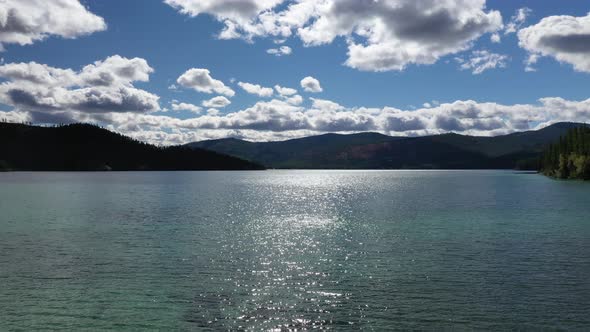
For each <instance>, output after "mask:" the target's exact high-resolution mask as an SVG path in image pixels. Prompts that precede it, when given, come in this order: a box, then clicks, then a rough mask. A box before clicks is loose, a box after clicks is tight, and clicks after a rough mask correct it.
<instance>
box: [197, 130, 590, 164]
mask: <svg viewBox="0 0 590 332" xmlns="http://www.w3.org/2000/svg"><path fill="white" fill-rule="evenodd" d="M579 126H586V125H585V124H581V123H568V122H563V123H557V124H554V125H551V126H548V127H546V128H543V129H540V130H531V131H525V132H519V133H513V134H509V135H503V136H496V137H481V136H465V135H459V134H453V133H451V134H443V135H435V136H424V137H392V136H387V135H382V134H378V133H360V134H351V135H339V134H325V135H319V136H311V137H305V138H300V139H292V140H287V141H279V142H249V141H244V140H239V139H235V138H228V139H219V140H209V141H202V142H195V143H190V144H188V145H187V146H189V147H191V148H202V149H207V150H211V151H216V152H219V153H224V154H228V155H232V156H236V157H239V158H243V159H246V160H250V161H254V162H257V163H260V164H262V165H265V166H266V167H269V168H282V169H297V168H301V169H330V168H335V169H420V168H423V169H486V168H489V169H514V168H523V169H536V168H537V167H538V165H537V164H536V163H537V161H538V158H539V156H540V154H541V152H542V151H543V149H544V148H545V147H546V146H547V145H548V144H551V143H553V142H555V141H556V140H558V139H559V137H560V136H562V135H565V133H566V132H567V131H568V130H570V129H571V128H575V127H579Z"/></svg>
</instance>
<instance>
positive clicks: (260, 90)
mask: <svg viewBox="0 0 590 332" xmlns="http://www.w3.org/2000/svg"><path fill="white" fill-rule="evenodd" d="M238 85H239V86H240V87H241V88H242V89H244V91H246V92H248V93H249V94H253V95H257V96H259V97H271V96H272V95H273V93H274V91H273V90H272V88H265V87H263V86H260V85H258V84H252V83H245V82H238Z"/></svg>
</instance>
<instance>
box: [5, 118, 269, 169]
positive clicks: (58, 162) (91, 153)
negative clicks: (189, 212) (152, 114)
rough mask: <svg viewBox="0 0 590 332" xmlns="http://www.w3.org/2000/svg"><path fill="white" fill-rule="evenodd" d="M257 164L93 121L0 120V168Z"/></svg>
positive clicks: (248, 166) (239, 166)
mask: <svg viewBox="0 0 590 332" xmlns="http://www.w3.org/2000/svg"><path fill="white" fill-rule="evenodd" d="M258 169H263V167H262V166H260V165H259V164H256V163H253V162H249V161H245V160H242V159H239V158H236V157H231V156H227V155H222V154H219V153H217V152H212V151H208V150H203V149H190V148H187V147H183V146H172V147H157V146H154V145H150V144H146V143H142V142H138V141H136V140H133V139H131V138H129V137H126V136H123V135H120V134H117V133H113V132H111V131H108V130H106V129H102V128H100V127H97V126H93V125H86V124H72V125H67V126H60V127H37V126H29V125H23V124H13V123H0V170H17V171H102V170H113V171H134V170H150V171H156V170H167V171H168V170H258Z"/></svg>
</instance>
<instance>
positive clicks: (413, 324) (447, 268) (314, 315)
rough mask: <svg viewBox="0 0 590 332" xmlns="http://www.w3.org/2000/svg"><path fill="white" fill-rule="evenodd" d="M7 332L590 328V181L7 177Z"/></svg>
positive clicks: (3, 248)
mask: <svg viewBox="0 0 590 332" xmlns="http://www.w3.org/2000/svg"><path fill="white" fill-rule="evenodd" d="M0 253H1V255H0V307H1V310H0V330H18V329H23V330H32V329H67V330H81V329H91V330H99V329H118V330H148V329H154V330H205V329H211V330H241V329H245V330H271V329H275V330H280V329H308V328H309V329H311V328H314V327H315V328H324V329H335V330H358V329H365V330H383V329H402V330H406V329H425V328H428V329H495V330H499V329H530V330H538V329H547V328H554V329H579V330H587V329H590V279H589V275H590V183H583V182H562V181H555V180H551V179H548V178H546V177H543V176H541V175H535V174H526V173H515V172H510V171H266V172H170V173H159V172H146V173H0Z"/></svg>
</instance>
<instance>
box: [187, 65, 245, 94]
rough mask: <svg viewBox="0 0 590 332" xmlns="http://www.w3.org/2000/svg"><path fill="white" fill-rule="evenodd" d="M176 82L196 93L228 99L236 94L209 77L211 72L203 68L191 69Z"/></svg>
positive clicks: (220, 82)
mask: <svg viewBox="0 0 590 332" xmlns="http://www.w3.org/2000/svg"><path fill="white" fill-rule="evenodd" d="M176 82H177V83H178V84H180V85H181V86H183V87H185V88H190V89H193V90H195V91H198V92H203V93H209V94H211V93H219V94H222V95H225V96H228V97H233V96H234V95H235V94H236V93H235V91H234V90H232V89H231V88H230V87H228V86H227V85H225V84H224V83H223V82H222V81H220V80H217V79H214V78H213V77H211V72H210V71H209V70H208V69H204V68H191V69H189V70H187V71H186V72H185V73H184V74H182V75H181V76H180V77H179V78H178V80H176Z"/></svg>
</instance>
